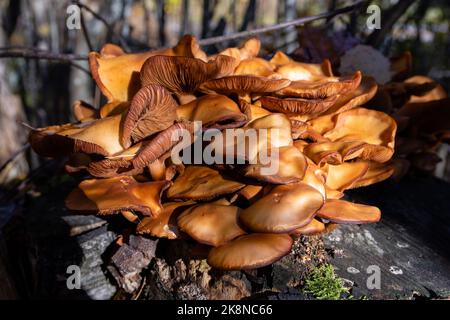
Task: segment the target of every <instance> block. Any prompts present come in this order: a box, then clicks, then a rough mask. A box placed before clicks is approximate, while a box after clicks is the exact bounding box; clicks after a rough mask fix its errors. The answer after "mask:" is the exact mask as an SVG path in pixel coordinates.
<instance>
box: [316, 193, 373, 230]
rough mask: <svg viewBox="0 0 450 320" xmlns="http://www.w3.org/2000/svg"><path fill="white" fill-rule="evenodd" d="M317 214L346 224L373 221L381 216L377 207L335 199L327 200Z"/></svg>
mask: <svg viewBox="0 0 450 320" xmlns="http://www.w3.org/2000/svg"><path fill="white" fill-rule="evenodd" d="M317 215H318V216H319V217H321V218H323V219H327V220H330V221H332V222H336V223H346V224H360V223H372V222H377V221H379V220H380V218H381V212H380V209H378V208H377V207H373V206H367V205H364V204H357V203H352V202H348V201H344V200H335V199H329V200H327V201H326V202H325V204H324V205H323V207H322V208H320V209H319V211H318V212H317Z"/></svg>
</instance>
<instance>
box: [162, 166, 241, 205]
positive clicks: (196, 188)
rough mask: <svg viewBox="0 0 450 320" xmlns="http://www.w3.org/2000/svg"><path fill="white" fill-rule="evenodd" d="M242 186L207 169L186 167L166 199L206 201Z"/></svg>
mask: <svg viewBox="0 0 450 320" xmlns="http://www.w3.org/2000/svg"><path fill="white" fill-rule="evenodd" d="M244 186H245V185H244V184H242V183H240V182H237V181H233V180H230V179H229V178H227V177H225V176H223V175H222V174H221V173H220V172H219V171H217V170H214V169H211V168H209V167H204V166H187V167H186V169H185V170H184V172H183V173H182V174H181V175H180V176H179V177H178V178H176V179H175V181H174V183H173V185H172V186H171V187H170V188H169V190H168V191H167V197H168V198H169V199H185V200H187V199H192V200H200V199H204V200H207V199H212V198H215V197H218V196H220V195H224V194H230V193H233V192H235V191H238V190H239V189H242V188H243V187H244Z"/></svg>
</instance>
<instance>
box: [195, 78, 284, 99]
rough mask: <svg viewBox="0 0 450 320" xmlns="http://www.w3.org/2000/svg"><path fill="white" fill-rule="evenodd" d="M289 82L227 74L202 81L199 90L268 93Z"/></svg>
mask: <svg viewBox="0 0 450 320" xmlns="http://www.w3.org/2000/svg"><path fill="white" fill-rule="evenodd" d="M290 83H291V82H290V81H289V80H286V79H270V78H265V77H258V76H251V75H235V76H227V77H222V78H219V79H213V80H209V81H206V82H204V83H203V84H202V85H201V86H200V90H202V91H204V92H207V93H211V92H216V93H220V94H225V95H226V94H230V93H237V94H239V95H243V94H250V93H270V92H275V91H278V90H280V89H282V88H284V87H287V86H288V85H289V84H290Z"/></svg>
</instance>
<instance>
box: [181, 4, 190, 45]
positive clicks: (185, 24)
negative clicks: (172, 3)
mask: <svg viewBox="0 0 450 320" xmlns="http://www.w3.org/2000/svg"><path fill="white" fill-rule="evenodd" d="M181 8H182V9H181V17H182V20H181V25H180V38H181V37H182V36H183V35H185V34H188V33H190V30H189V0H183V4H182V7H181Z"/></svg>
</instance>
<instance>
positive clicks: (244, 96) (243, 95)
mask: <svg viewBox="0 0 450 320" xmlns="http://www.w3.org/2000/svg"><path fill="white" fill-rule="evenodd" d="M241 99H242V100H244V101H245V102H248V103H252V96H251V95H250V93H240V94H239V96H238V100H241Z"/></svg>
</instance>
